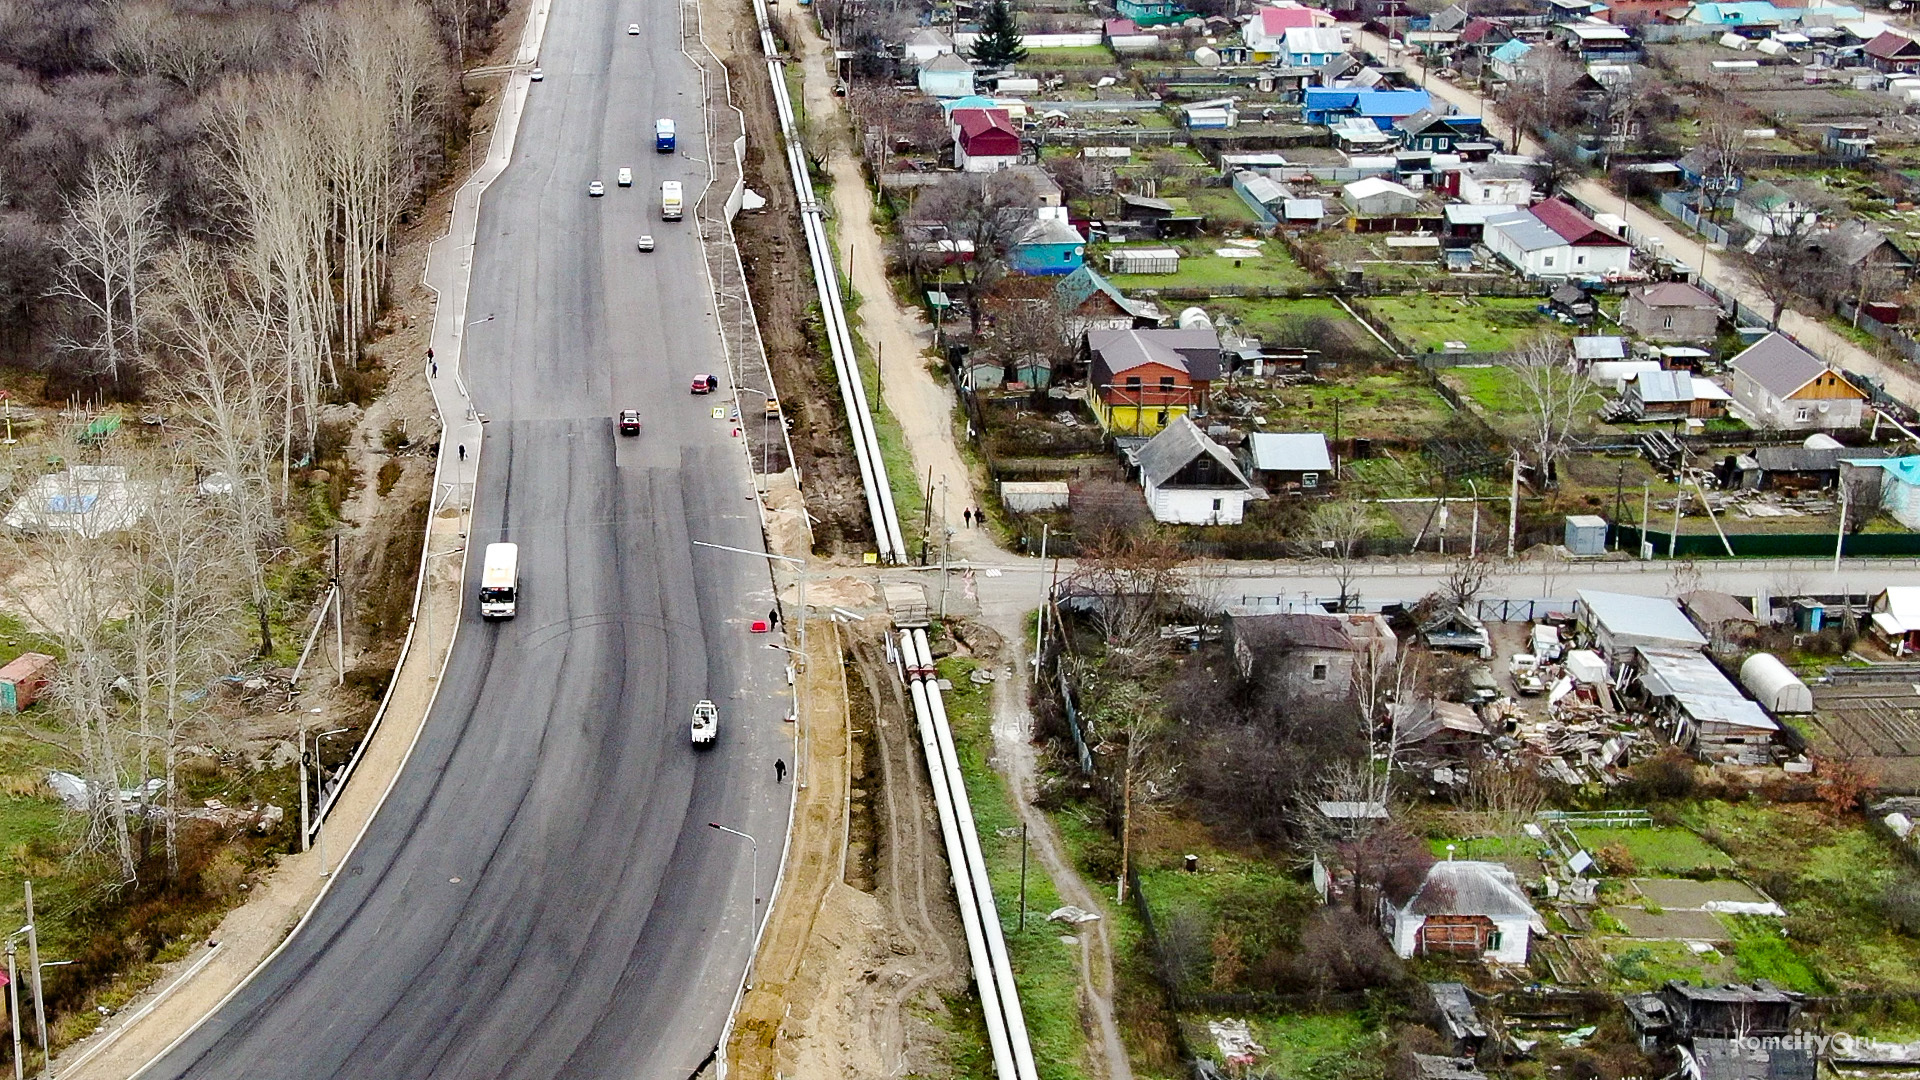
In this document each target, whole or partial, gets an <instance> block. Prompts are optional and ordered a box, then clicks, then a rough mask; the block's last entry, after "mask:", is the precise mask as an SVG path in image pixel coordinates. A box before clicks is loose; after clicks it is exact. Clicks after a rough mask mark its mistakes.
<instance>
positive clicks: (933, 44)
mask: <svg viewBox="0 0 1920 1080" xmlns="http://www.w3.org/2000/svg"><path fill="white" fill-rule="evenodd" d="M952 51H953V39H952V38H950V37H948V36H947V35H946V33H945V32H944V31H942V30H938V29H936V28H934V27H931V26H923V27H921V28H920V29H918V30H915V31H914V32H913V33H912V34H910V35H909V36H908V37H907V44H906V47H905V48H904V49H903V50H902V54H903V55H904V56H905V58H906V60H907V62H908V63H911V64H925V63H926V62H927V61H929V60H931V59H933V58H934V57H936V56H939V55H940V54H942V53H950V52H952ZM968 93H972V91H971V90H969V91H968Z"/></svg>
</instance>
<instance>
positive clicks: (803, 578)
mask: <svg viewBox="0 0 1920 1080" xmlns="http://www.w3.org/2000/svg"><path fill="white" fill-rule="evenodd" d="M692 543H693V545H694V546H695V547H703V548H713V549H714V550H715V551H730V552H732V553H734V554H735V555H752V556H754V557H755V558H760V559H770V560H775V561H778V562H785V563H792V564H793V568H794V570H796V571H797V572H798V573H799V575H800V652H799V654H798V655H799V656H800V658H801V660H802V661H804V660H805V659H806V656H807V561H806V560H805V559H796V558H794V557H793V556H791V555H776V554H774V553H773V552H771V551H754V550H751V549H749V548H737V547H728V546H727V545H725V544H709V543H707V542H706V541H705V540H694V541H692ZM774 600H775V601H776V602H778V600H779V594H778V593H777V592H776V593H775V595H774ZM783 648H784V647H783ZM787 651H788V652H789V653H791V652H792V650H790V649H789V650H787ZM793 720H794V723H796V724H798V725H799V726H800V749H799V756H798V757H797V758H796V759H795V761H794V763H793V782H794V785H795V786H796V787H798V788H799V789H800V790H802V791H805V790H806V788H807V781H806V777H807V776H808V775H809V774H808V772H807V770H806V762H807V720H806V717H805V715H804V714H802V713H801V711H800V680H799V679H798V678H795V679H794V680H793Z"/></svg>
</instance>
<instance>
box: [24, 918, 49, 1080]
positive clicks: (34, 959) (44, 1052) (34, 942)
mask: <svg viewBox="0 0 1920 1080" xmlns="http://www.w3.org/2000/svg"><path fill="white" fill-rule="evenodd" d="M26 890H27V967H28V969H29V971H30V972H31V973H32V975H33V1019H34V1027H35V1029H36V1030H38V1031H39V1033H40V1058H41V1063H42V1065H43V1072H44V1074H45V1075H46V1076H47V1078H48V1080H52V1077H53V1048H52V1047H51V1046H49V1045H47V998H46V995H45V994H44V993H42V992H41V989H40V928H39V926H38V924H37V923H36V921H35V919H34V917H33V882H31V881H29V882H27V883H26Z"/></svg>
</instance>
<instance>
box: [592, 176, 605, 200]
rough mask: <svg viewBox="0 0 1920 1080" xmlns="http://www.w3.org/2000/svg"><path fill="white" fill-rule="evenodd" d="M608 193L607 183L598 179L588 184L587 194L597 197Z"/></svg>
mask: <svg viewBox="0 0 1920 1080" xmlns="http://www.w3.org/2000/svg"><path fill="white" fill-rule="evenodd" d="M606 193H607V185H605V184H603V183H601V182H600V181H598V180H595V181H594V182H593V183H591V184H588V185H587V194H588V195H591V196H593V197H594V198H596V199H597V198H599V197H600V196H602V195H605V194H606Z"/></svg>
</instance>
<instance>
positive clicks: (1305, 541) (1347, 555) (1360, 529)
mask: <svg viewBox="0 0 1920 1080" xmlns="http://www.w3.org/2000/svg"><path fill="white" fill-rule="evenodd" d="M1372 533H1373V511H1372V508H1371V507H1370V506H1368V505H1367V504H1366V503H1363V502H1359V501H1357V500H1355V499H1348V498H1341V499H1332V500H1329V501H1327V502H1323V503H1321V504H1320V505H1319V506H1316V507H1314V510H1313V513H1312V514H1310V515H1308V517H1307V527H1306V529H1305V530H1304V531H1303V532H1302V533H1301V534H1300V536H1299V537H1298V538H1296V539H1295V541H1294V546H1295V547H1297V548H1298V549H1299V550H1300V554H1301V555H1303V556H1305V557H1306V558H1309V559H1318V560H1320V561H1321V562H1322V564H1323V565H1324V566H1326V568H1327V572H1328V574H1330V575H1331V576H1332V577H1333V579H1334V583H1335V584H1336V585H1338V586H1339V588H1340V604H1339V606H1340V610H1342V611H1345V610H1347V608H1348V607H1349V606H1351V605H1353V604H1355V603H1357V602H1359V599H1360V597H1359V596H1358V595H1356V594H1355V592H1354V589H1353V581H1354V578H1356V577H1358V576H1359V574H1360V561H1361V559H1362V558H1363V557H1364V551H1363V545H1364V544H1365V541H1366V538H1367V537H1368V536H1370V535H1372Z"/></svg>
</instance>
